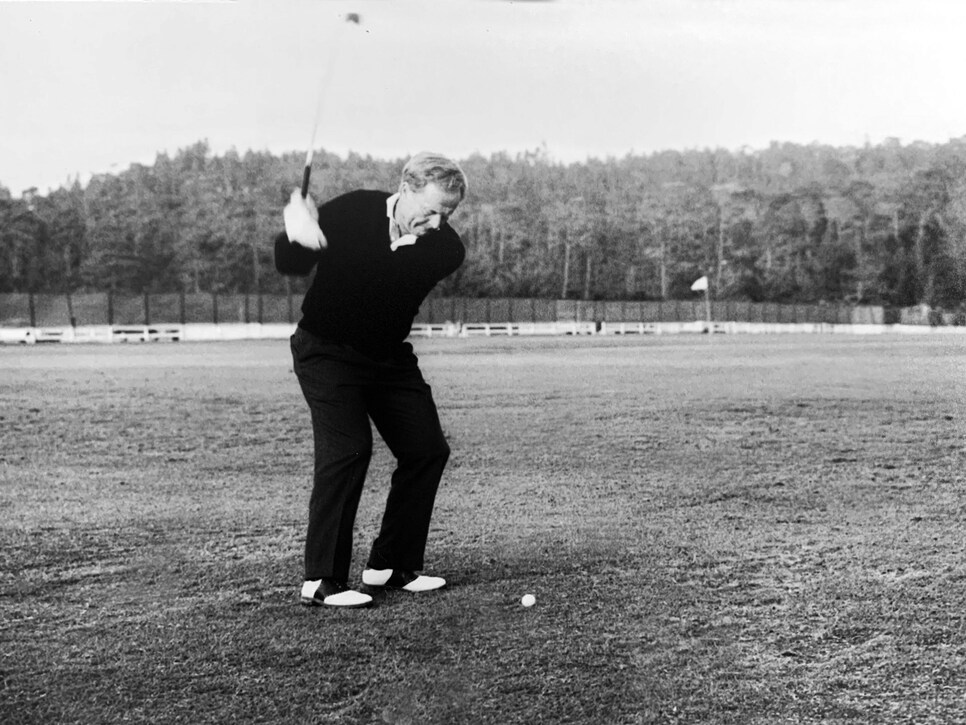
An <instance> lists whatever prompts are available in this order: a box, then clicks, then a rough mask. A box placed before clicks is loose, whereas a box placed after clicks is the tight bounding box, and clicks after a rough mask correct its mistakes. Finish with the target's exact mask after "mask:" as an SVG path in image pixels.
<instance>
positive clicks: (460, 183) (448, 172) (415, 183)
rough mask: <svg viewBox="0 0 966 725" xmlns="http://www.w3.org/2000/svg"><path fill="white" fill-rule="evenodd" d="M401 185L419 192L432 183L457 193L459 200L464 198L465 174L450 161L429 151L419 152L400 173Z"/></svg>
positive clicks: (457, 165)
mask: <svg viewBox="0 0 966 725" xmlns="http://www.w3.org/2000/svg"><path fill="white" fill-rule="evenodd" d="M402 181H403V183H406V184H409V186H410V187H411V188H412V189H414V190H416V191H419V190H420V189H422V188H423V187H424V186H426V184H429V183H433V184H436V185H437V186H439V188H440V189H444V190H445V191H449V192H459V195H460V200H461V201H462V200H463V197H465V196H466V174H464V173H463V169H461V168H460V167H459V164H457V163H456V162H455V161H453V160H452V159H450V158H448V157H446V156H443V155H442V154H436V153H432V152H430V151H420V152H419V153H418V154H416V155H415V156H413V157H412V158H411V159H409V161H407V162H406V165H405V166H404V167H403V171H402Z"/></svg>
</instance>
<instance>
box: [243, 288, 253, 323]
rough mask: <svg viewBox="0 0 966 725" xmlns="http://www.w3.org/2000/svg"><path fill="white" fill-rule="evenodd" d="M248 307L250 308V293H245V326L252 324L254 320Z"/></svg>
mask: <svg viewBox="0 0 966 725" xmlns="http://www.w3.org/2000/svg"><path fill="white" fill-rule="evenodd" d="M248 306H249V305H248V293H247V292H246V293H245V324H246V325H247V324H248V323H249V322H251V321H252V319H251V314H250V313H249V311H248Z"/></svg>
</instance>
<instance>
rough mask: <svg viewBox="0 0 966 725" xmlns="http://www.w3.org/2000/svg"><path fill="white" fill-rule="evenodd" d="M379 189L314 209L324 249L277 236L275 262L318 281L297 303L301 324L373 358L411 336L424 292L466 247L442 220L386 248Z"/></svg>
mask: <svg viewBox="0 0 966 725" xmlns="http://www.w3.org/2000/svg"><path fill="white" fill-rule="evenodd" d="M389 196H390V195H389V194H388V193H386V192H384V191H366V190H361V191H353V192H350V193H348V194H344V195H342V196H338V197H336V198H334V199H332V200H331V201H328V202H326V203H325V204H323V205H321V206H320V207H319V227H320V228H321V229H322V233H323V234H325V238H326V240H327V241H328V246H327V247H326V248H325V249H323V250H321V251H318V252H316V251H312V250H309V249H306V248H305V247H302V246H301V245H299V244H295V243H294V242H289V240H288V237H287V236H286V235H285V233H284V232H283V233H282V234H280V235H279V236H278V237H276V238H275V268H276V269H277V270H278V271H279V272H281V273H282V274H288V275H298V276H305V275H308V274H309V273H310V272H311V271H312V268H313V267H315V268H316V270H315V279H314V280H312V286H311V287H310V288H309V291H308V292H307V293H306V295H305V299H304V300H303V302H302V319H301V321H300V322H299V327H301V328H303V329H305V330H308V331H309V332H311V333H312V334H314V335H316V336H317V337H320V338H322V339H323V340H327V341H329V342H336V343H344V344H347V345H351V346H352V347H353V348H355V349H356V350H357V351H359V352H361V353H362V354H364V355H367V356H368V357H370V358H373V359H376V360H381V359H385V358H387V357H389V356H391V355H392V354H393V352H394V351H395V350H396V349H397V348H398V346H399V345H400V343H402V342H403V340H405V339H406V338H407V337H408V336H409V332H410V329H411V328H412V324H413V319H414V318H415V317H416V314H417V313H418V312H419V306H420V304H422V302H423V300H424V299H425V298H426V295H428V294H429V292H430V290H432V289H433V287H435V286H436V283H437V282H439V281H440V280H441V279H443V278H444V277H447V276H449V275H450V274H452V273H453V272H454V271H455V270H456V269H457V268H458V267H459V266H460V265H461V264H462V263H463V258H464V257H465V255H466V249H465V248H464V246H463V243H462V242H461V241H460V238H459V235H458V234H457V233H456V232H455V231H453V229H452V228H451V227H450V226H449V225H448V224H444V225H443V226H442V227H441V228H440V229H439V230H437V231H435V232H430V233H428V234H426V235H425V236H422V237H420V238H419V239H418V240H417V241H416V243H415V244H412V245H408V246H402V247H399V248H398V249H397V250H396V251H392V250H391V249H390V246H389V245H390V241H389V220H388V219H387V217H386V199H388V198H389Z"/></svg>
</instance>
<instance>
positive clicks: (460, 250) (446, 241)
mask: <svg viewBox="0 0 966 725" xmlns="http://www.w3.org/2000/svg"><path fill="white" fill-rule="evenodd" d="M436 238H437V244H438V245H439V246H440V247H441V248H442V249H443V250H445V252H446V253H447V255H448V256H449V257H450V258H451V259H452V261H453V262H455V263H456V264H457V266H458V265H460V264H462V263H463V258H464V257H465V256H466V247H465V246H464V245H463V240H462V239H460V235H459V233H458V232H457V231H456V230H455V229H453V227H451V226H450V225H449V224H445V225H443V226H442V227H441V228H440V230H439V231H438V232H437V233H436Z"/></svg>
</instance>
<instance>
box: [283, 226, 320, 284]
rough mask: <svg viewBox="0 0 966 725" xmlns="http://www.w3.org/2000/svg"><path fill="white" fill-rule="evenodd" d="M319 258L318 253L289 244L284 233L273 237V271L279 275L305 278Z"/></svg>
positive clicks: (293, 243)
mask: <svg viewBox="0 0 966 725" xmlns="http://www.w3.org/2000/svg"><path fill="white" fill-rule="evenodd" d="M319 257H320V253H319V252H317V251H315V250H312V249H306V248H305V247H303V246H302V245H301V244H296V243H295V242H290V241H289V240H288V237H287V236H286V235H285V232H282V233H281V234H279V235H278V236H277V237H275V269H276V270H278V271H279V272H280V273H281V274H285V275H292V276H296V277H306V276H308V274H309V273H310V272H311V271H312V268H313V267H314V266H315V264H316V262H318V261H319Z"/></svg>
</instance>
